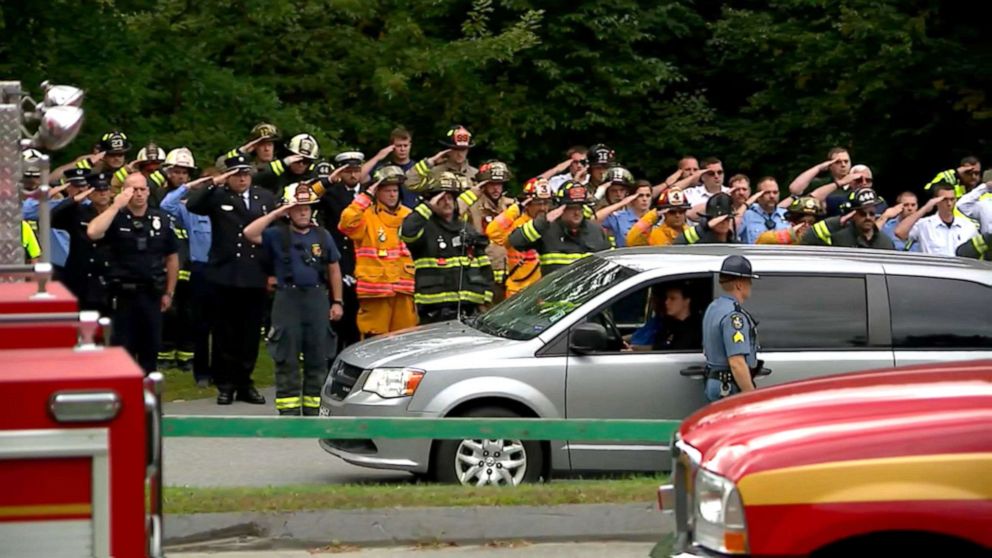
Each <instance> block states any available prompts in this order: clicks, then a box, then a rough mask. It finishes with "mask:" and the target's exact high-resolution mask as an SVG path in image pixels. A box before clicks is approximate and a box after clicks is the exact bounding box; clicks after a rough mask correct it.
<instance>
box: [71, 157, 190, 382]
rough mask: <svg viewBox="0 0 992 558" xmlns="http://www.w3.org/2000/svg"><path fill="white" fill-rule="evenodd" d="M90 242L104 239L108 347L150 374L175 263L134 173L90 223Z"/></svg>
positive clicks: (167, 233)
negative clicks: (109, 298)
mask: <svg viewBox="0 0 992 558" xmlns="http://www.w3.org/2000/svg"><path fill="white" fill-rule="evenodd" d="M86 234H87V235H88V236H89V237H90V239H91V240H94V241H96V240H100V239H103V238H105V239H106V243H107V247H108V259H109V262H110V269H109V271H108V279H109V283H110V293H111V296H112V297H113V302H112V307H113V323H114V328H113V339H112V341H113V343H114V344H115V345H121V346H123V347H125V348H126V349H127V351H128V352H129V353H131V356H133V357H134V359H135V360H137V361H138V364H140V365H141V368H142V369H144V371H145V374H148V373H149V372H152V371H154V370H155V362H156V358H157V356H158V349H159V344H160V342H161V337H162V312H164V311H166V310H168V309H169V307H170V306H171V305H172V298H173V297H174V296H175V290H176V279H177V276H178V274H179V260H178V258H177V256H176V250H177V246H176V237H175V234H173V232H172V228H171V227H170V226H169V222H168V216H167V215H166V214H165V213H164V212H162V211H160V210H158V209H155V208H151V207H149V206H148V184H147V182H146V180H145V177H144V176H141V175H140V174H134V175H131V176H129V177H127V178H126V179H125V180H124V189H123V190H122V191H121V193H120V194H119V195H118V196H117V197H116V198H115V199H114V202H113V204H111V206H110V208H108V209H107V210H106V211H104V212H102V213H100V214H99V215H97V216H96V217H94V218H93V220H92V221H90V224H89V225H88V226H87V227H86Z"/></svg>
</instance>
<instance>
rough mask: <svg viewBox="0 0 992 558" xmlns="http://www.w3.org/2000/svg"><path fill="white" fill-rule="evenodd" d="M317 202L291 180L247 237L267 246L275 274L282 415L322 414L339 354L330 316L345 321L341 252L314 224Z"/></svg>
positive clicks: (272, 341) (273, 339) (272, 339)
mask: <svg viewBox="0 0 992 558" xmlns="http://www.w3.org/2000/svg"><path fill="white" fill-rule="evenodd" d="M317 201H318V198H317V195H316V194H315V193H314V192H313V190H311V189H310V187H309V185H307V184H305V183H297V184H290V185H289V186H287V187H286V193H285V197H284V198H283V200H282V205H280V206H279V208H278V209H276V210H275V211H273V212H271V213H268V214H266V215H263V216H262V217H259V218H258V219H256V220H255V221H252V223H251V224H249V225H248V226H247V227H245V230H244V235H245V239H247V240H248V241H249V242H252V243H254V244H260V245H262V248H263V249H264V250H265V252H266V253H267V254H268V255H269V259H270V260H271V261H272V266H273V269H274V272H275V277H276V295H275V300H274V301H273V303H272V326H271V327H270V328H269V332H268V335H267V336H266V344H267V345H268V349H269V353H270V354H271V356H272V360H273V362H275V365H276V402H275V403H276V410H277V411H279V414H280V415H300V414H301V411H302V414H303V415H306V416H317V415H318V414H319V411H320V390H321V388H323V386H324V379H325V378H326V377H327V362H328V360H329V359H331V358H333V356H334V353H333V352H332V351H333V350H334V349H333V348H332V344H331V339H330V338H331V333H330V332H331V329H330V322H329V321H328V320H330V321H337V320H340V319H341V316H342V313H343V312H342V311H343V304H344V303H343V301H342V299H341V268H340V267H339V266H338V260H339V259H340V258H341V256H340V254H339V253H338V250H337V247H336V246H335V245H334V239H333V238H331V235H330V233H329V232H328V231H327V230H326V229H324V228H323V227H319V226H315V225H313V223H312V219H313V207H312V206H313V204H315V203H317ZM284 216H285V217H288V219H287V220H284V222H283V223H279V224H277V225H274V226H270V225H272V224H273V223H275V222H276V221H277V220H280V218H281V217H284ZM328 288H329V289H328ZM328 290H330V293H331V295H330V298H328ZM301 353H302V355H303V381H302V382H301V381H300V359H299V356H300V354H301ZM301 384H302V385H301Z"/></svg>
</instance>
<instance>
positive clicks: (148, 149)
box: [110, 143, 165, 207]
mask: <svg viewBox="0 0 992 558" xmlns="http://www.w3.org/2000/svg"><path fill="white" fill-rule="evenodd" d="M164 162H165V151H163V150H162V148H161V147H159V146H158V145H156V144H155V143H149V144H148V145H146V146H144V147H142V148H141V149H139V150H138V154H137V155H135V157H134V161H131V162H130V163H128V164H127V165H125V166H123V167H121V168H119V169H117V171H116V172H114V178H113V179H112V180H111V181H110V187H111V188H112V189H113V190H114V192H120V190H121V185H123V184H124V179H125V178H127V177H128V175H129V174H131V173H134V172H140V173H141V174H142V176H144V177H145V179H146V180H147V181H148V191H149V192H150V194H149V198H148V203H149V204H150V205H151V206H152V207H158V205H159V202H161V201H162V198H163V197H164V196H165V193H164V192H163V189H164V188H165V174H164V173H162V172H161V171H160V170H159V169H160V168H161V167H162V163H164Z"/></svg>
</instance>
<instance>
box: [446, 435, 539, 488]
mask: <svg viewBox="0 0 992 558" xmlns="http://www.w3.org/2000/svg"><path fill="white" fill-rule="evenodd" d="M454 466H455V475H456V476H457V477H458V481H459V482H460V483H462V484H464V485H475V486H516V485H518V484H520V483H521V482H523V479H524V475H525V474H526V473H527V450H525V449H524V444H523V442H521V441H520V440H462V442H461V443H460V444H459V445H458V450H457V451H455V463H454Z"/></svg>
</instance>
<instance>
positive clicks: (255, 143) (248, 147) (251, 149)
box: [238, 138, 271, 153]
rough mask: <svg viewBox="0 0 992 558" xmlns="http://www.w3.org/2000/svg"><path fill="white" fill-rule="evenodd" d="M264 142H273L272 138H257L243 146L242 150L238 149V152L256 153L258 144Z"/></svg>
mask: <svg viewBox="0 0 992 558" xmlns="http://www.w3.org/2000/svg"><path fill="white" fill-rule="evenodd" d="M264 140H269V141H271V138H255V139H253V140H251V141H250V142H248V143H246V144H244V145H242V146H241V148H240V149H238V151H240V152H242V153H252V152H254V151H255V147H257V146H258V144H259V143H261V142H262V141H264Z"/></svg>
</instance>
